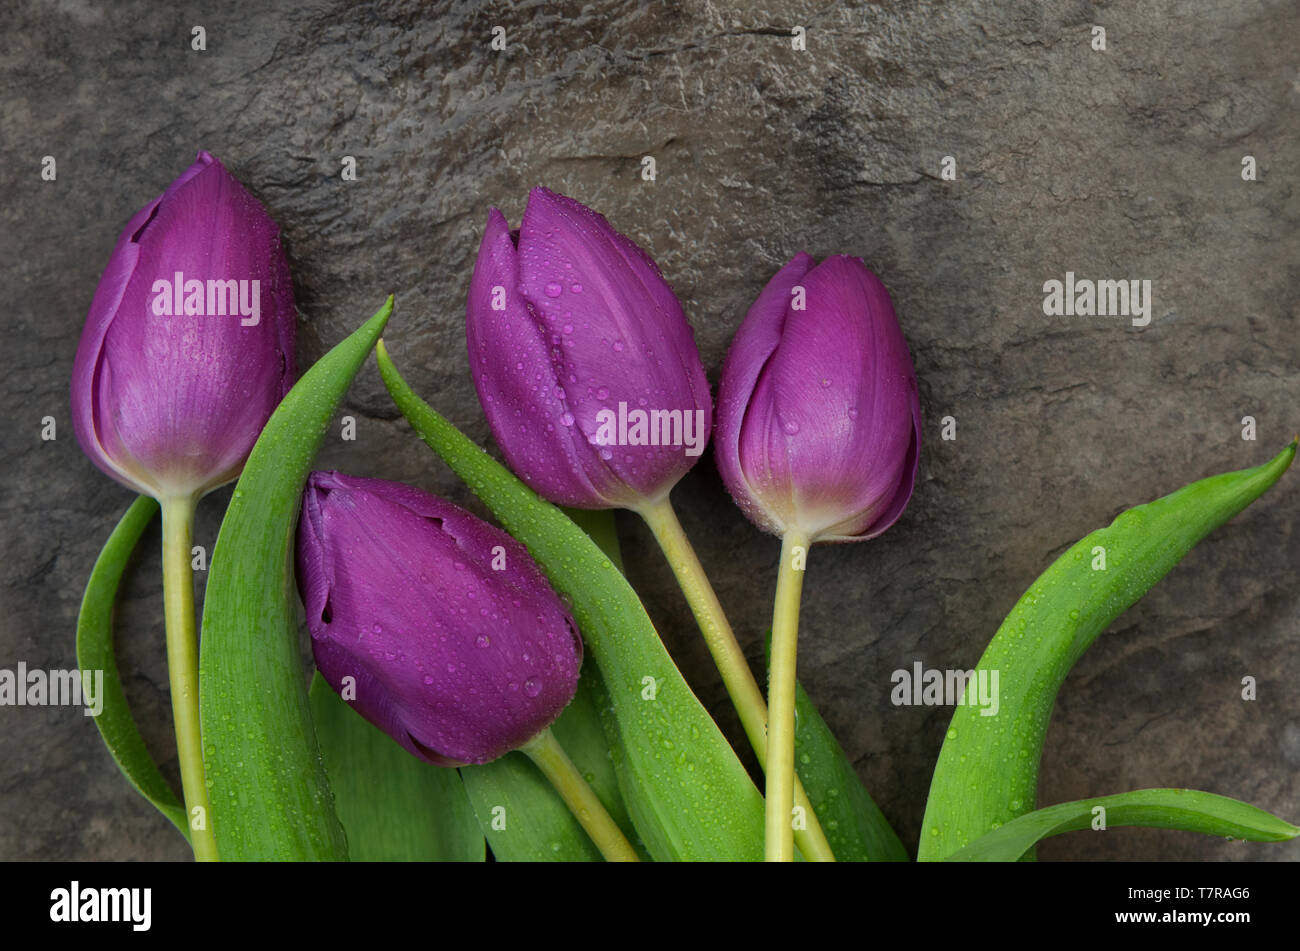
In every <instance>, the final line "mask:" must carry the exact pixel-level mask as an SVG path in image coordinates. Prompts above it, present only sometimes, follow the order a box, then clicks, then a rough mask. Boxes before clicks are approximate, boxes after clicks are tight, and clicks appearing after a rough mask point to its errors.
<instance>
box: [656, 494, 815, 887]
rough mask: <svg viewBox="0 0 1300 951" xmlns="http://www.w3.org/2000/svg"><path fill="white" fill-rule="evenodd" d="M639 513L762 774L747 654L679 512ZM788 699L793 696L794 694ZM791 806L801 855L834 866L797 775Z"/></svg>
mask: <svg viewBox="0 0 1300 951" xmlns="http://www.w3.org/2000/svg"><path fill="white" fill-rule="evenodd" d="M638 514H640V516H641V517H642V518H644V519H645V521H646V524H647V525H648V526H650V531H651V532H653V533H654V536H655V539H656V540H657V541H658V542H659V547H660V548H662V549H663V552H664V556H665V557H666V558H667V559H668V564H669V565H670V566H672V569H673V574H674V575H676V576H677V583H678V585H680V586H681V589H682V593H683V594H685V595H686V601H687V603H688V604H689V605H690V607H691V612H692V613H693V614H694V615H695V620H696V621H697V622H698V623H699V626H700V632H701V633H702V634H703V635H704V642H705V643H706V644H707V645H708V647H709V653H710V654H712V655H713V662H714V664H716V665H717V668H718V673H720V674H721V675H722V682H723V684H724V685H725V686H726V688H727V693H728V694H729V695H730V696H731V702H732V704H733V705H734V706H735V708H736V712H737V713H738V714H739V715H740V723H741V726H742V727H744V730H745V735H746V736H747V737H748V738H749V743H750V745H751V746H752V747H753V748H754V755H755V756H756V757H757V758H758V763H759V765H760V766H761V767H763V769H764V770H766V769H767V764H768V753H767V750H768V737H767V705H766V704H765V703H764V702H763V691H762V690H760V689H759V686H758V682H757V681H756V680H755V679H754V674H753V671H751V670H750V669H749V663H748V662H747V661H746V660H745V652H744V651H742V650H741V649H740V643H739V642H738V641H737V640H736V635H735V632H733V631H732V629H731V624H730V623H729V622H728V621H727V615H726V613H725V612H724V611H723V610H722V604H721V603H720V602H719V601H718V596H717V594H715V593H714V591H713V585H711V584H709V578H708V576H707V575H706V574H705V573H704V566H703V565H701V564H700V559H699V557H698V556H697V555H696V554H695V549H694V548H692V547H691V542H690V539H688V538H687V537H686V532H685V531H684V530H683V529H682V525H681V522H679V521H678V520H677V513H676V512H674V511H673V506H672V503H671V502H670V501H669V500H668V497H667V496H664V498H662V499H660V500H659V501H657V502H650V503H647V504H646V505H645V506H644V507H642V508H641V509H639V510H638ZM791 696H792V697H793V693H792V694H791ZM791 755H792V756H793V754H791ZM794 802H795V804H797V805H799V806H800V807H801V808H802V809H803V815H804V819H805V822H806V828H801V829H800V830H799V833H798V840H799V851H800V852H802V853H803V857H804V858H805V859H807V860H808V861H810V862H834V861H835V855H834V853H833V852H832V851H831V846H830V843H829V842H827V841H826V835H825V833H824V832H823V831H822V827H821V824H820V823H819V822H818V821H817V814H816V812H814V811H813V807H812V803H811V802H810V801H809V799H808V796H807V794H806V793H805V792H804V788H803V784H802V783H800V782H799V778H798V777H797V776H796V777H795V779H794ZM791 810H792V807H790V806H787V807H786V810H785V811H786V815H787V816H790V815H791ZM787 824H788V823H787Z"/></svg>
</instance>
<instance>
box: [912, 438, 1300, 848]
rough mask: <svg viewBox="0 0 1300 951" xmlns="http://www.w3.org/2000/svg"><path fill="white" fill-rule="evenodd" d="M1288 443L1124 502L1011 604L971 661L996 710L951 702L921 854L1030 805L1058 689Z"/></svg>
mask: <svg viewBox="0 0 1300 951" xmlns="http://www.w3.org/2000/svg"><path fill="white" fill-rule="evenodd" d="M1295 452H1296V443H1294V442H1293V443H1292V444H1291V445H1290V446H1288V447H1287V448H1286V449H1284V450H1283V451H1282V452H1281V453H1279V454H1278V455H1277V456H1276V457H1275V458H1274V459H1273V460H1271V461H1270V462H1267V463H1265V464H1264V465H1262V466H1257V467H1255V468H1253V469H1244V470H1241V471H1239V472H1228V473H1225V474H1223V475H1217V476H1211V477H1210V478H1208V479H1202V480H1200V481H1199V482H1193V483H1192V484H1191V485H1187V486H1184V487H1183V488H1181V489H1179V490H1178V491H1177V492H1174V493H1173V494H1172V495H1167V496H1165V497H1164V498H1160V499H1157V500H1156V501H1154V502H1150V503H1148V504H1146V505H1139V506H1137V507H1136V508H1132V509H1129V510H1128V511H1127V512H1123V513H1121V514H1120V515H1119V517H1118V518H1116V519H1115V521H1114V522H1112V523H1111V524H1110V525H1109V526H1108V527H1106V528H1103V529H1099V530H1097V531H1095V532H1093V533H1092V534H1090V535H1087V536H1085V537H1084V538H1083V539H1081V540H1080V541H1078V542H1076V543H1075V544H1074V545H1073V546H1071V547H1070V549H1069V550H1068V551H1066V552H1065V554H1063V555H1062V556H1061V557H1060V558H1058V559H1057V560H1056V561H1055V562H1054V563H1053V564H1052V565H1051V567H1049V568H1048V569H1047V570H1046V571H1044V572H1043V573H1042V575H1040V576H1039V578H1038V580H1037V581H1035V582H1034V583H1033V584H1032V585H1031V586H1030V588H1029V590H1028V591H1026V592H1025V594H1024V596H1023V597H1022V598H1021V599H1020V601H1019V602H1018V603H1017V604H1016V606H1015V607H1014V608H1012V610H1011V613H1010V614H1009V615H1007V619H1006V620H1005V621H1003V622H1002V626H1001V627H1000V628H999V629H998V632H997V634H995V635H994V637H993V640H992V641H991V642H990V644H989V646H988V648H987V649H986V650H985V651H984V656H983V657H981V658H980V662H979V665H978V667H976V676H979V675H980V672H981V671H988V672H990V673H989V676H990V681H989V682H990V683H991V675H992V672H993V671H997V672H998V676H999V681H1000V683H999V690H998V693H999V696H998V707H997V713H996V715H992V716H985V715H984V713H985V712H987V710H985V709H983V708H981V707H979V706H975V705H964V704H959V705H958V706H957V709H956V712H955V713H954V714H953V717H952V721H951V725H950V726H949V729H948V734H947V739H945V740H944V744H943V748H942V749H941V750H940V753H939V761H938V764H937V765H936V766H935V770H934V778H933V780H932V782H931V785H930V796H929V800H928V801H927V804H926V811H925V820H924V822H923V824H922V832H921V843H920V846H919V849H918V856H917V857H918V859H919V860H921V861H934V860H937V859H941V858H943V857H944V856H947V855H951V854H952V853H953V852H955V851H957V850H958V849H960V848H963V847H965V846H966V845H968V844H969V843H971V842H973V841H975V840H976V839H978V838H980V837H981V836H982V835H984V834H985V833H986V832H988V831H989V830H990V829H992V828H995V827H996V826H998V825H999V824H1001V825H1003V826H1005V825H1006V824H1007V823H1009V822H1010V821H1011V820H1012V819H1014V818H1015V817H1017V816H1019V815H1022V814H1024V813H1025V812H1028V811H1029V810H1031V809H1033V807H1034V802H1035V798H1036V796H1037V792H1038V763H1039V760H1040V759H1041V758H1042V753H1043V738H1044V736H1045V735H1046V733H1047V724H1048V721H1049V720H1050V718H1051V715H1052V707H1053V706H1054V705H1055V703H1056V694H1057V691H1058V690H1060V687H1061V684H1062V682H1064V680H1065V678H1066V675H1068V674H1069V672H1070V669H1071V668H1072V667H1073V666H1074V664H1075V662H1076V661H1077V660H1078V659H1079V657H1080V656H1082V654H1083V652H1084V651H1085V650H1087V649H1088V647H1089V645H1091V644H1092V642H1093V641H1094V640H1096V639H1097V636H1098V635H1099V634H1101V632H1102V631H1104V630H1106V628H1107V627H1109V626H1110V624H1111V622H1112V621H1114V620H1115V618H1117V617H1119V616H1120V615H1121V614H1122V613H1124V611H1126V610H1128V608H1129V606H1130V605H1132V604H1133V603H1134V602H1135V601H1137V600H1138V598H1140V597H1142V595H1144V594H1145V593H1146V592H1147V590H1148V589H1149V588H1151V586H1152V585H1154V584H1155V583H1156V582H1157V581H1159V580H1160V579H1161V578H1163V577H1164V576H1165V575H1166V574H1168V572H1169V571H1170V569H1172V568H1173V567H1174V565H1176V564H1178V562H1179V561H1181V560H1182V558H1183V556H1184V555H1186V554H1187V552H1188V551H1190V550H1191V548H1192V546H1193V545H1195V544H1196V543H1197V542H1199V541H1200V540H1201V539H1202V538H1204V537H1205V536H1206V535H1207V534H1209V533H1210V532H1211V531H1213V530H1214V529H1215V528H1217V527H1218V526H1219V525H1222V524H1223V523H1224V522H1226V521H1227V520H1228V519H1230V518H1232V516H1234V515H1236V514H1237V513H1238V512H1240V511H1241V510H1242V509H1244V508H1245V507H1246V506H1247V505H1249V504H1250V503H1251V502H1253V501H1254V500H1255V499H1257V498H1258V497H1259V496H1260V495H1261V494H1263V492H1264V491H1265V490H1266V489H1268V488H1269V486H1271V485H1273V483H1275V482H1276V481H1277V480H1278V479H1279V478H1280V477H1281V475H1282V473H1283V472H1285V471H1286V469H1287V467H1288V466H1290V465H1291V460H1292V459H1293V458H1294V457H1295Z"/></svg>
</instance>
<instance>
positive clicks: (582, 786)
mask: <svg viewBox="0 0 1300 951" xmlns="http://www.w3.org/2000/svg"><path fill="white" fill-rule="evenodd" d="M519 749H520V751H521V752H523V753H525V754H527V755H528V758H529V759H531V760H532V761H533V762H534V763H536V764H537V768H538V769H540V770H541V771H542V774H543V775H545V776H546V778H547V779H549V780H550V781H551V785H552V786H554V787H555V791H556V792H558V793H559V794H560V798H561V799H563V800H564V802H565V805H567V806H568V807H569V811H570V812H572V813H573V815H574V818H576V819H577V820H578V822H579V823H581V825H582V827H583V829H585V830H586V831H587V835H588V836H590V837H591V841H592V842H593V843H595V845H596V848H598V849H600V854H601V855H603V856H605V860H606V861H608V862H639V861H641V860H640V859H639V858H638V857H637V854H636V849H634V848H632V844H631V843H630V842H628V841H627V838H626V837H625V836H624V835H623V830H622V829H620V828H619V827H618V823H616V822H615V821H614V820H613V819H611V818H610V816H609V813H608V812H607V811H606V810H605V807H604V805H602V803H601V801H600V799H598V798H597V797H596V794H595V793H594V792H592V790H591V787H590V786H588V785H587V781H586V780H585V779H583V778H582V774H581V773H579V772H578V769H577V767H576V766H574V765H573V761H572V760H571V759H569V755H568V754H567V753H565V752H564V747H562V746H560V741H559V740H557V739H556V738H555V736H554V734H552V733H551V729H550V727H547V728H546V729H545V730H543V731H542V732H541V733H539V734H537V735H536V736H535V737H533V738H532V739H531V740H529V741H528V742H527V743H525V744H524V745H523V746H521V747H520V748H519Z"/></svg>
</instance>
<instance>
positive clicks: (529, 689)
mask: <svg viewBox="0 0 1300 951" xmlns="http://www.w3.org/2000/svg"><path fill="white" fill-rule="evenodd" d="M541 692H542V682H541V681H540V680H538V679H537V678H536V677H529V678H528V679H527V680H525V681H524V693H526V694H528V696H530V697H535V696H537V695H538V694H539V693H541Z"/></svg>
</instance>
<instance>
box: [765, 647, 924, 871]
mask: <svg viewBox="0 0 1300 951" xmlns="http://www.w3.org/2000/svg"><path fill="white" fill-rule="evenodd" d="M763 650H764V657H765V658H766V660H767V661H768V662H769V663H770V661H771V657H772V629H771V628H770V627H769V628H768V629H767V636H766V641H765V646H764V648H763ZM794 715H795V720H794V765H795V771H796V772H798V774H799V781H800V782H802V783H803V788H804V792H806V793H807V794H808V801H809V802H811V803H812V805H813V812H815V813H817V819H818V821H819V822H820V823H821V826H822V832H824V833H825V835H826V841H827V842H829V843H830V845H831V851H832V852H834V853H835V860H836V861H837V862H907V861H909V860H910V859H909V857H908V854H907V849H906V848H905V847H904V846H903V842H902V840H901V839H899V838H898V833H896V832H895V831H894V828H893V826H891V825H890V824H889V820H888V819H886V818H885V815H884V813H882V812H881V811H880V807H879V806H877V805H876V803H875V800H874V799H872V798H871V794H870V793H869V792H867V787H866V786H864V785H862V780H861V779H860V778H858V771H857V770H856V769H854V768H853V763H852V762H851V761H850V760H849V757H848V754H846V753H845V752H844V748H843V747H842V746H840V743H839V740H837V739H835V734H834V733H832V732H831V728H830V727H829V726H827V725H826V721H825V720H823V719H822V715H821V714H820V713H818V712H817V708H816V707H815V706H814V705H813V702H812V700H811V699H809V697H808V694H807V693H806V692H805V691H804V689H803V684H801V683H799V682H797V681H796V682H795V694H794Z"/></svg>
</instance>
